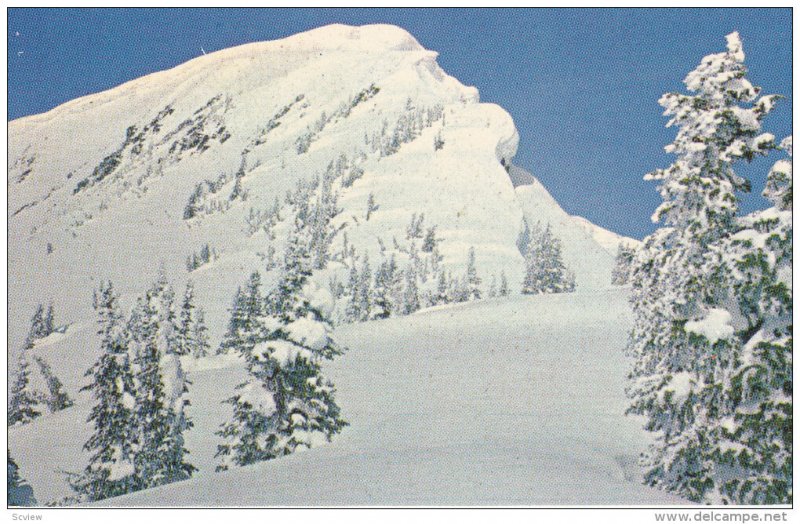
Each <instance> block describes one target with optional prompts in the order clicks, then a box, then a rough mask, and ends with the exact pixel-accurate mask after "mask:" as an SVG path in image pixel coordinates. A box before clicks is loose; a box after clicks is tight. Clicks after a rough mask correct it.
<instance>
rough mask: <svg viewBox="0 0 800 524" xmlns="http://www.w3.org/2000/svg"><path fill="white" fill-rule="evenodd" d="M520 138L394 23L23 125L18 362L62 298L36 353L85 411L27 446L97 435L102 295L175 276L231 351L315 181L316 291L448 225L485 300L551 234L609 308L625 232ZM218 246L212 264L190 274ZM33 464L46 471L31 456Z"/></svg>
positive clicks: (227, 59)
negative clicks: (604, 225)
mask: <svg viewBox="0 0 800 524" xmlns="http://www.w3.org/2000/svg"><path fill="white" fill-rule="evenodd" d="M517 142H518V135H517V131H516V129H515V127H514V123H513V121H512V119H511V117H510V116H509V115H508V114H507V113H506V112H505V111H504V110H503V109H502V108H500V107H499V106H497V105H493V104H484V103H480V102H479V97H478V92H477V90H476V89H475V88H473V87H467V86H464V85H462V84H461V83H459V82H458V81H457V80H456V79H454V78H452V77H450V76H448V75H447V74H446V73H445V72H444V71H443V70H442V69H441V68H440V67H439V66H438V65H437V63H436V53H435V52H433V51H428V50H425V49H424V48H422V47H421V46H420V45H419V43H417V41H416V40H415V39H414V38H413V37H412V36H411V35H410V34H408V33H407V32H406V31H404V30H402V29H400V28H397V27H393V26H387V25H370V26H363V27H350V26H344V25H333V26H327V27H323V28H320V29H316V30H313V31H309V32H307V33H302V34H298V35H295V36H292V37H289V38H286V39H283V40H277V41H272V42H263V43H256V44H248V45H244V46H240V47H236V48H232V49H228V50H224V51H220V52H217V53H212V54H208V55H204V56H201V57H198V58H196V59H194V60H192V61H190V62H187V63H185V64H183V65H180V66H178V67H176V68H174V69H171V70H168V71H163V72H159V73H155V74H152V75H148V76H146V77H143V78H140V79H137V80H134V81H131V82H128V83H126V84H123V85H121V86H119V87H116V88H114V89H111V90H109V91H105V92H102V93H98V94H94V95H90V96H86V97H83V98H80V99H77V100H74V101H71V102H69V103H66V104H64V105H62V106H59V107H57V108H55V109H53V110H51V111H49V112H47V113H44V114H41V115H35V116H30V117H25V118H22V119H19V120H15V121H12V122H10V123H9V153H8V162H9V166H8V177H9V178H8V210H7V212H8V228H9V246H8V272H9V291H8V293H9V296H8V301H9V302H8V303H9V342H10V345H9V353H11V354H12V355H13V354H14V353H15V352H16V351H17V350H18V349H19V348H20V347H21V345H22V343H23V340H24V339H25V336H26V334H27V333H28V330H29V327H30V318H31V315H32V314H33V312H34V310H35V309H36V306H37V304H47V303H50V302H52V304H53V305H54V310H55V312H56V321H57V325H58V326H60V328H59V330H58V331H57V332H56V333H53V334H51V335H50V336H49V337H47V338H46V339H43V340H39V341H38V342H37V343H36V344H35V346H34V348H33V352H34V353H35V354H42V355H45V354H46V356H47V360H48V362H49V363H50V364H51V365H52V368H53V371H54V372H55V374H56V375H57V376H58V377H59V378H60V379H61V380H62V381H63V383H64V387H65V389H66V390H67V392H68V393H69V395H70V396H71V397H72V398H74V399H75V400H76V404H75V407H74V408H70V410H69V411H65V412H59V413H56V414H53V415H48V416H45V417H42V419H41V420H36V421H34V422H32V423H31V424H30V425H27V426H24V427H21V428H15V429H14V430H12V441H13V442H15V443H16V444H15V445H19V446H22V447H23V448H24V447H25V446H28V448H29V449H28V451H29V452H30V451H31V450H35V449H38V448H36V446H38V445H40V444H41V445H48V446H49V445H52V442H51V441H50V440H48V439H49V438H50V436H47V432H46V431H44V429H46V428H49V427H53V426H51V425H52V424H56V426H54V427H62V429H63V431H64V434H66V435H71V436H70V437H69V438H73V437H74V439H73V440H75V442H77V441H78V440H81V439H85V436H86V435H87V434H88V432H89V431H90V428H89V426H87V425H85V424H83V420H85V416H86V411H87V409H88V406H89V405H90V402H91V400H90V398H89V396H88V394H86V393H81V392H79V389H80V387H81V386H83V385H85V378H84V377H83V372H84V371H85V370H86V369H87V368H88V367H89V366H90V365H91V364H92V363H93V362H94V361H95V359H96V358H97V356H98V354H99V346H98V343H97V340H96V338H97V337H96V334H95V331H96V321H95V313H94V311H93V309H92V293H93V291H94V290H95V289H97V287H98V285H99V284H100V282H101V281H105V280H111V281H113V283H114V286H115V288H116V289H117V291H118V292H120V294H121V300H122V305H123V307H124V308H128V307H129V306H131V305H132V304H133V301H134V299H135V297H136V296H137V295H139V294H141V293H142V292H143V291H144V290H145V289H146V288H147V287H148V286H149V284H150V283H151V282H153V281H154V279H155V278H156V276H157V274H158V272H159V271H162V272H163V273H164V274H165V275H166V277H167V278H168V279H169V280H170V281H171V282H172V283H173V285H174V286H175V287H176V288H180V287H181V286H182V285H183V284H184V283H185V282H186V281H187V280H188V279H191V280H192V281H193V282H194V285H195V296H196V300H197V302H198V305H200V306H202V308H203V309H204V311H205V314H206V317H205V318H206V323H207V325H208V328H209V335H210V340H211V345H212V348H213V347H216V345H217V344H218V343H219V341H220V338H221V336H222V333H223V331H224V329H225V327H226V324H227V320H228V315H229V313H228V310H229V308H230V306H231V301H232V298H233V296H234V293H235V291H236V289H237V286H239V285H241V284H242V283H243V281H244V280H245V279H246V278H247V276H248V275H249V274H250V272H251V271H253V270H260V271H261V272H262V274H263V275H264V281H265V282H264V283H265V287H266V288H269V286H270V285H271V284H272V282H274V278H275V275H274V274H273V273H275V271H268V270H267V269H268V267H269V266H270V262H271V260H272V258H273V256H275V253H278V255H277V256H280V255H279V254H280V253H281V251H282V248H283V243H284V241H285V238H286V236H287V233H288V231H289V230H290V229H291V227H292V217H291V216H290V212H289V211H290V209H289V207H290V206H288V205H287V204H286V202H287V199H288V200H291V199H292V195H294V194H296V193H295V192H296V189H297V188H298V187H302V186H298V184H302V183H304V181H305V183H308V182H309V181H311V180H312V179H315V178H316V179H319V178H320V177H325V176H329V177H333V178H334V179H335V180H336V184H337V186H336V190H337V192H338V202H337V206H338V208H339V210H340V211H339V212H338V214H336V216H335V217H334V218H333V226H334V227H335V229H336V230H337V231H338V233H337V235H336V237H335V238H334V241H333V244H332V246H331V252H332V255H331V260H330V262H329V263H328V264H327V267H326V268H325V269H322V270H320V271H318V272H316V273H315V275H314V278H315V279H316V280H317V281H318V283H319V284H320V285H321V286H322V287H328V286H329V285H330V283H331V281H332V280H333V281H336V280H337V279H338V280H339V281H344V280H346V279H347V274H348V265H349V264H350V265H352V263H353V262H352V261H353V260H355V258H358V259H359V260H364V259H365V258H366V257H367V256H368V258H369V261H370V262H371V263H372V264H373V265H372V267H376V266H377V264H379V263H380V262H381V261H382V260H386V259H387V258H388V257H390V256H392V255H396V256H397V257H398V259H399V260H401V261H402V260H403V258H404V257H408V256H409V251H413V250H414V249H415V247H414V246H415V245H416V244H415V243H414V234H413V233H410V232H409V228H410V226H412V227H411V229H414V228H413V226H414V224H416V225H417V226H418V227H417V229H424V230H428V229H429V228H430V227H432V226H435V228H436V229H435V236H436V239H437V249H438V252H439V253H440V254H441V257H442V259H441V261H440V262H439V263H440V264H441V265H442V267H444V268H445V269H446V270H447V271H449V272H450V273H452V274H460V273H463V272H464V271H465V269H466V267H467V260H468V252H469V250H470V248H474V252H475V262H476V264H475V265H476V267H477V272H478V275H479V276H480V277H481V278H482V279H483V283H484V285H487V286H488V282H489V281H490V279H492V278H493V277H498V276H499V275H500V274H501V273H502V274H504V275H505V276H507V278H508V282H509V286H510V288H511V292H512V294H517V293H518V292H519V288H520V284H521V282H522V279H523V272H524V260H523V256H522V254H521V252H520V243H521V240H522V239H524V237H525V235H526V232H527V231H528V230H529V228H530V227H533V226H534V224H536V223H537V222H538V223H541V224H542V225H544V224H550V225H551V227H552V232H553V234H554V236H555V237H557V238H558V239H560V240H561V242H562V244H563V255H564V261H565V263H566V265H567V266H568V267H569V268H570V269H571V270H573V271H574V273H575V276H576V282H577V292H578V293H579V294H582V293H589V295H591V296H593V295H592V293H596V292H597V291H598V290H602V289H603V288H606V287H607V286H608V285H609V284H610V280H611V269H612V266H613V250H609V246H608V245H607V242H604V240H603V238H607V237H610V235H613V234H610V233H609V235H606V236H605V237H604V236H603V235H600V238H598V234H597V231H599V229H598V228H596V226H593V225H591V224H590V223H588V222H587V223H583V222H579V221H576V220H575V218H574V217H571V216H570V215H569V214H568V213H566V212H565V211H564V210H563V209H562V208H561V207H560V206H559V205H558V203H557V202H556V201H555V200H554V199H553V198H552V197H551V196H550V194H549V193H548V192H547V190H546V189H545V188H544V187H543V186H542V185H541V183H539V182H538V180H536V179H535V178H534V177H533V176H532V175H531V174H529V173H526V172H525V171H523V170H521V169H519V168H517V167H515V166H514V165H513V163H512V159H513V157H514V154H515V153H516V149H517ZM423 215H424V227H423V218H422V216H423ZM603 231H605V230H603ZM204 248H207V250H208V251H209V252H210V253H211V256H210V257H207V258H208V260H207V262H206V263H199V264H194V263H191V264H189V266H190V267H187V258H188V259H189V260H190V261H191V260H192V259H193V258H197V254H198V253H201V252H202V250H203V249H204ZM352 254H355V255H352ZM348 257H350V258H348ZM428 285H434V286H435V282H432V281H431V282H429V283H428ZM510 300H512V302H510V303H509V304H512V305H506V306H505V307H506V308H507V309H508V308H512V309H513V308H514V307H515V306H513V304H514V302H513V300H515V299H513V298H512V299H510ZM490 303H491V302H490ZM552 305H553V307H556V308H558V307H562V306H563V307H565V308H567V307H568V306H567V305H566V303H564V302H561V301H558V300H555V301H554V302H552ZM482 307H483V306H482ZM487 307H488V306H487ZM523 310H525V308H523ZM537 314H538V313H537ZM492 318H494V317H492ZM498 318H499V317H498ZM515 318H518V320H519V322H520V323H521V325H527V324H526V323H527V320H526V319H523V318H522V317H519V315H517V316H516V317H515ZM554 318H555V317H554ZM556 320H557V319H556ZM556 320H554V321H553V322H554V323H556V324H557V322H556ZM464 321H465V322H472V320H470V318H466V319H465V320H464ZM370 325H376V324H368V325H367V326H370ZM517 327H521V326H517ZM551 328H552V326H551V327H548V329H551ZM345 329H346V328H345ZM363 329H367V328H363ZM587 336H588V335H587ZM458 340H462V339H460V338H458ZM356 345H358V344H356ZM465 347H467V346H465ZM469 347H473V346H469ZM520 347H521V346H520ZM603 347H604V348H606V349H608V350H609V351H617V349H618V348H610V347H606V346H603ZM514 348H515V350H516V349H519V347H517V346H514ZM395 349H396V350H397V351H403V350H405V349H406V348H400V347H398V348H395ZM498 351H499V349H498ZM384 353H385V351H384ZM362 356H363V358H365V359H366V360H365V361H364V363H361V364H359V366H361V367H357V368H355V369H356V371H358V373H362V374H361V375H359V377H357V378H354V377H350V375H343V377H344V378H343V379H342V380H343V381H344V382H345V385H344V386H343V391H347V387H348V386H347V384H346V383H347V381H348V380H351V381H352V383H351V384H350V387H351V388H355V387H366V386H358V385H357V384H358V382H359V381H362V380H366V378H368V377H370V376H371V375H370V374H371V373H372V372H373V371H375V369H377V368H378V367H380V366H379V365H378V364H376V363H375V362H372V363H370V362H371V361H370V360H369V354H368V351H367V350H366V349H364V350H363V355H362ZM214 358H215V359H217V360H213V359H212V361H209V362H208V363H205V364H202V365H201V368H202V366H212V367H213V366H219V369H220V370H222V371H220V375H219V376H221V377H224V380H223V382H224V381H225V380H228V379H229V378H230V377H229V376H228V375H231V374H233V375H235V373H236V372H237V371H236V369H237V366H235V365H233V364H234V363H232V362H227V361H225V357H214ZM353 358H355V357H353ZM359 358H361V357H359ZM398 358H400V357H399V356H398ZM423 360H424V359H423ZM12 362H14V361H13V360H12ZM509 362H510V361H509ZM476 364H477V363H476ZM372 365H375V366H377V367H375V368H370V366H372ZM509 365H510V364H509ZM364 366H366V367H367V368H369V370H367V369H366V368H364ZM362 368H364V369H362ZM370 370H371V371H370ZM239 371H240V370H239ZM356 371H353V373H356ZM189 372H190V374H192V373H196V376H197V380H198V381H199V382H198V384H201V383H203V381H207V382H208V384H207V386H208V389H207V390H203V391H206V392H207V393H208V392H210V391H211V389H213V388H212V386H213V385H215V384H216V380H217V378H218V376H217V375H216V374H215V373H214V370H213V369H210V368H208V369H207V368H202V369H192V366H191V365H190V366H189ZM620 373H621V372H620ZM233 375H231V376H233ZM373 378H374V377H373ZM458 380H461V378H458ZM225 383H226V384H227V382H225ZM231 384H232V383H231ZM227 392H228V391H227V389H226V390H225V391H220V392H217V393H215V394H214V395H216V396H215V397H214V398H215V399H216V397H222V396H224V395H225V394H227ZM509 392H510V390H509ZM363 393H364V394H366V395H368V394H370V392H368V391H363ZM209 394H210V393H209ZM510 394H511V392H510ZM348 402H351V406H352V405H355V404H358V402H359V401H358V400H352V399H350V400H348V399H347V398H345V399H344V400H343V403H344V404H345V407H344V409H345V410H347V408H348V406H347V404H348ZM353 403H355V404H353ZM463 407H464V408H465V409H466V408H468V407H469V406H463ZM477 407H478V408H480V407H481V406H477ZM195 409H196V408H195ZM208 409H210V410H212V412H210V413H208V414H205V415H200V414H198V413H194V414H193V416H195V417H198V418H201V417H203V416H208V417H211V418H212V419H213V416H214V415H215V414H217V415H218V414H219V413H221V412H222V410H225V409H226V408H225V407H224V406H220V405H219V404H218V402H217V401H216V400H215V402H214V404H213V406H211V405H210V404H209V405H208ZM214 410H216V411H214ZM214 420H215V421H216V419H214ZM62 423H63V426H62ZM36 428H40V429H41V430H42V431H38V430H37V429H36ZM353 431H354V432H355V431H366V429H365V428H364V427H361V428H355V427H354V429H353ZM193 433H194V434H195V435H197V438H206V437H208V435H206V436H205V437H201V436H200V433H199V432H198V430H195V431H194V432H193ZM346 436H347V434H345V435H343V437H342V438H343V439H344V438H345V437H346ZM189 438H190V439H191V438H194V437H189ZM70 442H72V441H70ZM75 442H72V444H74V443H75ZM190 443H191V441H190ZM72 444H69V445H70V446H71V445H72ZM65 445H66V444H65ZM199 445H200V446H203V445H205V444H202V443H201V444H199ZM465 445H466V444H465ZM73 447H74V446H73ZM190 447H191V446H190ZM70 450H72V451H67V452H66V455H65V456H68V458H67V459H66V460H67V462H66V463H64V464H59V466H58V468H59V469H61V468H63V469H70V468H72V469H74V468H79V467H80V465H79V464H81V463H83V462H84V458H83V457H81V456H80V452H79V446H78V448H77V451H76V450H75V449H73V448H70ZM73 451H74V452H75V453H73ZM76 453H77V455H76ZM19 455H20V463H21V468H22V470H23V472H24V470H25V468H26V467H27V468H28V471H30V467H31V460H30V459H31V456H32V455H31V453H27V455H26V451H25V449H22V450H20V453H19ZM26 456H27V458H26ZM204 460H206V459H204ZM53 465H54V464H53ZM49 466H50V464H49V463H48V467H49ZM70 470H71V469H70ZM48 474H52V468H50V469H40V470H38V471H34V472H32V473H30V476H31V479H32V480H34V479H35V478H42V477H43V476H45V475H48ZM40 484H41V485H46V483H43V482H42V483H40ZM48 486H49V485H48ZM34 488H36V486H34ZM64 489H65V484H64V483H63V482H61V483H60V484H58V483H57V484H54V485H53V486H50V487H48V488H45V493H43V494H42V495H41V496H43V497H44V500H45V501H47V500H53V498H55V497H57V496H64V495H65V492H64ZM47 490H50V491H47ZM48 497H50V498H48ZM386 500H389V499H386ZM470 500H472V499H470ZM515 500H516V499H515Z"/></svg>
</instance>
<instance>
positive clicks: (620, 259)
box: [611, 242, 636, 286]
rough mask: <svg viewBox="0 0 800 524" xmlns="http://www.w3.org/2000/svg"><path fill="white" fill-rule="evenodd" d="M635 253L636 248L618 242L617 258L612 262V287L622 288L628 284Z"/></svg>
mask: <svg viewBox="0 0 800 524" xmlns="http://www.w3.org/2000/svg"><path fill="white" fill-rule="evenodd" d="M635 252H636V248H634V247H633V246H629V245H628V244H626V243H624V242H620V244H619V246H618V247H617V256H616V258H615V260H614V269H613V270H612V272H611V285H612V286H624V285H625V284H627V283H628V281H629V280H630V273H631V266H632V264H633V258H634V255H635Z"/></svg>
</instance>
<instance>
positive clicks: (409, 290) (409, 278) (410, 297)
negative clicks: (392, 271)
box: [402, 264, 420, 315]
mask: <svg viewBox="0 0 800 524" xmlns="http://www.w3.org/2000/svg"><path fill="white" fill-rule="evenodd" d="M419 308H420V303H419V287H418V286H417V271H416V269H415V268H414V265H413V264H409V265H408V267H407V268H406V270H405V288H404V291H403V309H402V312H403V314H404V315H410V314H411V313H413V312H415V311H417V310H418V309H419Z"/></svg>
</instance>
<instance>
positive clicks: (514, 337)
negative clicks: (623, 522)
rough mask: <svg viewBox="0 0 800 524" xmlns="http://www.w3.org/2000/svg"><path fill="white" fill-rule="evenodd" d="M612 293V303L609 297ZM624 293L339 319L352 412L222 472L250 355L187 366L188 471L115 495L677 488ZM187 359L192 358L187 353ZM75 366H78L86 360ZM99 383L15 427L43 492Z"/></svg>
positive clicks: (69, 463)
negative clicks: (311, 439)
mask: <svg viewBox="0 0 800 524" xmlns="http://www.w3.org/2000/svg"><path fill="white" fill-rule="evenodd" d="M600 304H602V307H598V305H600ZM630 321H631V320H630V311H629V309H628V305H627V293H626V291H625V290H622V289H609V290H606V291H598V292H591V293H586V292H584V293H581V292H577V293H574V294H563V295H540V296H517V297H510V298H506V299H490V300H485V301H481V302H473V303H469V304H462V305H454V306H451V307H449V308H442V309H437V310H432V311H427V312H420V313H417V314H414V315H411V316H408V317H401V318H397V319H388V320H383V321H374V322H367V323H362V324H352V325H346V326H341V327H339V328H338V329H337V331H336V333H335V335H336V336H337V337H338V340H339V341H340V342H341V343H343V344H345V345H347V346H348V347H349V350H348V351H347V352H345V354H344V355H342V356H341V357H338V358H337V359H336V360H334V361H332V362H330V363H329V362H326V363H325V373H326V375H327V376H328V377H329V378H330V379H331V380H332V381H333V382H334V383H335V385H336V388H337V393H336V398H337V402H338V403H339V405H340V407H341V409H342V413H343V416H344V417H345V418H346V420H347V421H348V422H349V423H350V426H348V427H347V428H345V429H344V431H343V432H342V433H341V434H340V435H337V436H335V437H334V439H333V441H332V442H330V443H325V444H324V445H319V446H314V447H313V448H312V449H310V450H308V451H306V452H305V453H302V454H296V455H292V456H289V457H285V458H281V459H278V460H274V461H270V462H265V463H260V464H257V465H253V466H248V467H244V468H237V469H234V470H231V471H229V472H225V473H214V467H215V466H216V464H217V460H218V459H215V458H214V457H213V455H214V452H215V450H216V445H217V444H218V437H216V436H214V435H213V433H214V431H216V430H217V429H218V427H219V425H220V424H221V423H222V422H224V421H225V420H226V419H227V418H228V417H229V416H230V406H229V405H227V404H222V403H221V401H222V400H224V399H225V398H227V397H229V396H231V394H232V393H233V388H234V386H235V385H236V384H238V383H239V382H240V381H241V380H242V378H243V370H242V368H243V365H242V362H240V361H238V359H236V358H232V357H230V356H227V355H226V356H220V357H209V358H207V359H204V360H207V361H210V362H211V363H214V364H215V365H206V366H197V367H196V369H194V370H193V371H190V375H189V377H188V378H189V380H190V381H191V383H192V384H191V385H190V387H189V388H190V389H189V399H190V401H191V405H190V406H189V408H187V415H188V416H190V417H192V419H193V421H194V424H195V427H194V428H192V429H191V430H190V431H189V432H187V433H186V434H185V436H186V445H187V447H188V449H189V450H190V452H191V453H190V455H189V456H188V457H189V459H190V460H191V462H192V463H193V464H194V465H195V466H196V467H198V468H199V470H200V471H199V472H197V473H196V474H195V476H194V477H193V478H192V479H190V480H188V481H185V482H180V483H177V484H172V485H169V486H164V487H161V488H157V489H152V490H148V491H145V492H139V493H135V494H131V495H127V496H124V497H118V498H114V499H109V500H106V501H104V502H101V503H100V505H103V506H287V505H288V506H297V505H311V506H315V505H405V506H409V505H486V504H492V505H571V504H615V505H618V504H632V505H658V504H676V503H680V501H679V500H677V499H675V498H674V497H672V496H669V495H668V494H666V493H663V492H660V491H657V490H655V489H651V488H647V487H645V486H643V485H642V484H641V483H640V477H641V472H640V470H639V468H638V467H637V466H636V460H637V456H638V454H639V452H641V451H642V450H643V449H644V448H645V446H646V445H647V443H648V440H647V438H648V437H647V434H646V433H645V432H644V431H643V430H642V429H641V424H642V420H640V419H638V418H633V417H626V416H624V415H623V412H624V410H625V408H626V405H627V401H626V399H625V396H624V392H623V389H624V381H625V372H626V368H627V362H626V360H625V357H624V356H623V353H622V349H623V347H624V344H625V337H626V331H627V329H628V328H629V327H630ZM187 367H188V366H187ZM80 371H81V369H79V368H76V369H75V370H74V373H78V372H80ZM89 406H90V399H89V398H88V397H87V395H86V394H81V395H80V396H79V397H78V399H77V405H76V407H74V408H71V409H69V410H66V411H63V412H60V413H58V414H55V415H51V416H47V417H44V418H42V419H39V420H36V421H34V422H33V423H31V424H28V425H25V426H22V427H19V428H12V429H10V430H9V439H10V446H11V449H12V450H14V456H15V458H17V459H18V462H19V465H20V468H21V471H23V472H24V473H25V476H26V478H28V480H29V481H30V483H31V485H32V486H33V488H34V492H35V494H36V497H37V499H38V500H39V501H40V502H47V501H50V500H54V499H57V498H60V497H63V496H65V495H68V494H69V493H70V492H69V488H68V486H67V484H66V482H65V480H64V478H63V477H62V476H61V475H58V474H56V473H54V471H56V470H67V471H78V470H80V468H82V467H83V466H84V465H85V460H86V457H85V455H84V453H83V452H82V451H81V445H82V444H83V442H84V440H85V439H86V438H87V437H88V435H89V433H90V427H89V426H88V425H87V424H85V423H84V420H85V419H86V415H87V414H88V409H89Z"/></svg>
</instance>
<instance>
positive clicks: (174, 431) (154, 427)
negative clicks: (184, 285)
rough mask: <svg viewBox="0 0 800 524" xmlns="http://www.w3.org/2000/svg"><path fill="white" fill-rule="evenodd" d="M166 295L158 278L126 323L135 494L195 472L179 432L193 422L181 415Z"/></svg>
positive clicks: (181, 382) (179, 373)
mask: <svg viewBox="0 0 800 524" xmlns="http://www.w3.org/2000/svg"><path fill="white" fill-rule="evenodd" d="M170 291H171V290H170V288H169V287H168V284H166V282H165V281H164V280H163V279H162V278H159V280H158V281H157V282H156V284H155V285H154V286H153V287H151V289H150V290H148V292H147V293H146V294H145V296H144V297H142V298H140V299H139V301H138V303H137V306H136V308H135V310H134V311H133V312H132V314H131V318H130V320H129V322H128V329H129V332H130V335H131V344H132V352H133V354H134V355H135V356H134V360H133V364H134V366H133V369H134V372H135V384H136V390H135V409H134V413H133V426H134V428H135V431H136V433H137V436H136V442H137V446H136V448H135V450H134V451H135V454H134V468H135V473H134V474H135V480H136V489H145V488H150V487H154V486H159V485H162V484H167V483H170V482H175V481H179V480H185V479H187V478H189V477H191V475H192V473H193V472H194V471H195V468H194V466H192V465H191V464H190V463H188V462H187V460H186V454H187V453H188V452H187V451H186V449H185V448H184V439H183V432H184V431H186V430H188V429H190V428H191V427H192V423H191V421H190V420H189V419H188V418H187V417H186V416H185V413H184V408H185V406H186V405H188V401H187V399H186V398H185V394H186V393H187V391H188V388H187V381H186V379H185V375H184V373H183V370H182V369H181V364H180V358H179V356H178V354H177V353H176V351H175V349H174V346H173V344H174V342H175V338H174V337H172V336H171V334H173V333H174V332H175V331H177V330H176V327H175V325H174V314H172V315H171V314H170V313H171V312H172V307H171V306H172V302H171V298H172V297H171V295H172V294H171V292H170ZM167 323H172V324H173V325H168V324H167ZM165 324H167V325H165Z"/></svg>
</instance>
